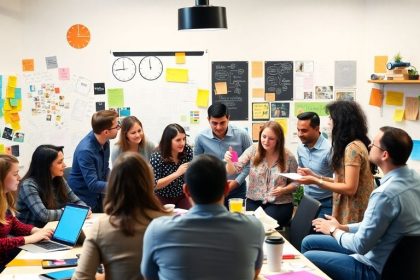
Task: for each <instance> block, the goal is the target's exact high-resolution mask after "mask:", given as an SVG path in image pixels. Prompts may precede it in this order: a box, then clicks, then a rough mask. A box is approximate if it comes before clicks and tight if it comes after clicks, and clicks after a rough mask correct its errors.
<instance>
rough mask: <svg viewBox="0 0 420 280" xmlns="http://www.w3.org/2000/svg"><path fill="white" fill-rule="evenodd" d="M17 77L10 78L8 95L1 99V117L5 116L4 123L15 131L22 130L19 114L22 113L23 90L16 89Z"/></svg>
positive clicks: (7, 87)
mask: <svg viewBox="0 0 420 280" xmlns="http://www.w3.org/2000/svg"><path fill="white" fill-rule="evenodd" d="M2 81H3V79H2V77H0V88H2V86H3V85H2ZM16 85H17V77H16V76H9V77H8V79H7V85H6V95H5V98H4V99H0V116H1V115H2V114H4V121H5V123H6V124H8V125H10V126H11V127H12V129H13V130H19V129H20V116H19V112H20V111H22V90H21V88H18V87H16Z"/></svg>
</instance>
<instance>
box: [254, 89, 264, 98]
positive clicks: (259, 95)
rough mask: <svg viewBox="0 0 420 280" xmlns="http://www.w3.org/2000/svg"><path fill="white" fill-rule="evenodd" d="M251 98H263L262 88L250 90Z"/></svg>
mask: <svg viewBox="0 0 420 280" xmlns="http://www.w3.org/2000/svg"><path fill="white" fill-rule="evenodd" d="M252 98H264V89H263V88H253V89H252Z"/></svg>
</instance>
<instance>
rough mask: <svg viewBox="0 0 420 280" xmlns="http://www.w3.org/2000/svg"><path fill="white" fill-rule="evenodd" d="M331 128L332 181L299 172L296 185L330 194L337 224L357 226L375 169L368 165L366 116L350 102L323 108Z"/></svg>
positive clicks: (368, 142) (300, 169)
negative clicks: (309, 186) (331, 194)
mask: <svg viewBox="0 0 420 280" xmlns="http://www.w3.org/2000/svg"><path fill="white" fill-rule="evenodd" d="M327 112H329V114H330V120H331V123H330V125H331V126H332V147H331V149H332V158H331V165H332V168H333V170H334V173H335V176H334V178H327V177H323V176H320V175H317V174H315V173H314V172H312V171H311V170H310V169H307V168H299V173H300V174H301V175H304V176H303V177H302V178H301V179H299V180H297V182H299V183H301V184H316V185H318V186H319V187H321V188H324V189H327V190H330V191H332V192H334V193H333V211H332V216H334V217H335V218H336V219H337V220H338V221H339V222H340V223H341V224H348V223H357V222H360V221H361V220H362V219H363V214H364V212H365V210H366V207H367V204H368V200H369V196H370V193H371V192H372V190H373V174H374V173H375V171H376V167H375V166H374V165H372V164H370V163H369V152H368V146H369V144H370V140H369V138H368V136H367V132H368V127H367V121H366V116H365V114H364V113H363V111H362V109H361V108H360V106H359V105H358V104H357V103H356V102H354V101H335V102H332V103H329V104H328V105H327Z"/></svg>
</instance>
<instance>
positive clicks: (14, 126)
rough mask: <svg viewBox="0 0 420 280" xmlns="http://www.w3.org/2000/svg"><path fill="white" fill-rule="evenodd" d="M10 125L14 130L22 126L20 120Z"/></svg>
mask: <svg viewBox="0 0 420 280" xmlns="http://www.w3.org/2000/svg"><path fill="white" fill-rule="evenodd" d="M10 125H11V126H12V129H13V130H20V128H21V127H20V123H19V122H12V123H11V124H10Z"/></svg>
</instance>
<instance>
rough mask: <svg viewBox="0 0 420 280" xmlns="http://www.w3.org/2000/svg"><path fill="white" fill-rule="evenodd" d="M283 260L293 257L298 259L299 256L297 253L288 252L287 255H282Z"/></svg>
mask: <svg viewBox="0 0 420 280" xmlns="http://www.w3.org/2000/svg"><path fill="white" fill-rule="evenodd" d="M282 258H283V260H293V259H298V258H299V256H298V255H291V254H289V255H287V254H286V255H283V257H282Z"/></svg>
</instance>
